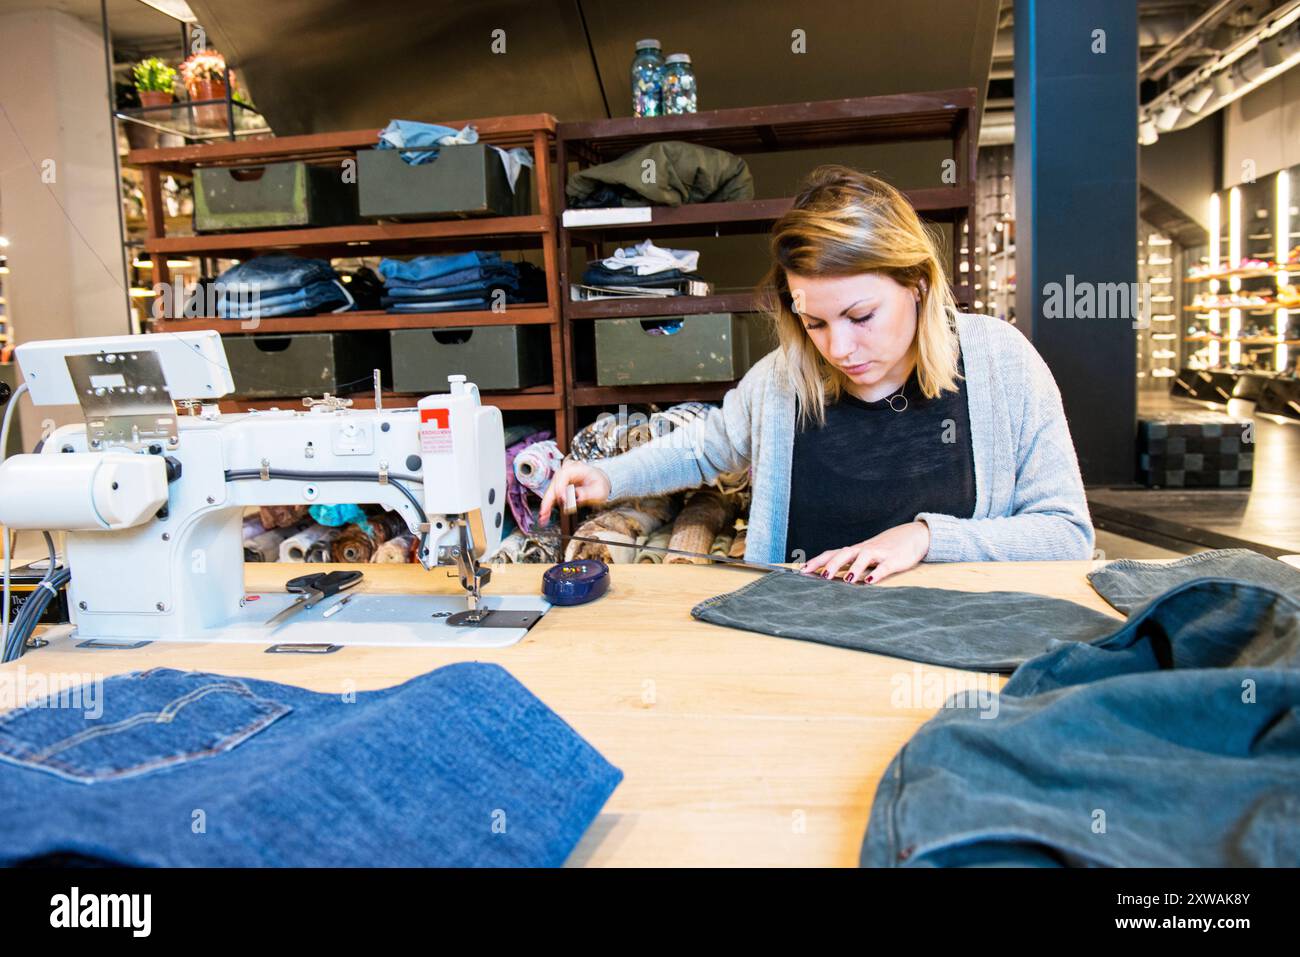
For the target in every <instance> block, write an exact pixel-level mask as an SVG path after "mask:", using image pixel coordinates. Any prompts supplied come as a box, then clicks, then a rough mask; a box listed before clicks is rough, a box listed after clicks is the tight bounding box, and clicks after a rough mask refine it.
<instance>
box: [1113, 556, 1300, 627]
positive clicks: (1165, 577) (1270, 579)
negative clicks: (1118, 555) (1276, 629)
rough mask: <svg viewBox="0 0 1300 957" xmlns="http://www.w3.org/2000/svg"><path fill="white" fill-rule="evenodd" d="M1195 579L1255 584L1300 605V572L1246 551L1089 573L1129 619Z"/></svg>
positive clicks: (1131, 562) (1127, 562) (1130, 563)
mask: <svg viewBox="0 0 1300 957" xmlns="http://www.w3.org/2000/svg"><path fill="white" fill-rule="evenodd" d="M1195 578H1232V579H1234V580H1237V581H1248V582H1253V583H1254V584H1256V585H1263V586H1265V587H1267V588H1274V589H1276V590H1278V591H1280V592H1283V593H1284V594H1287V595H1290V596H1291V597H1292V598H1294V599H1296V600H1297V601H1300V570H1297V569H1295V568H1292V567H1291V566H1290V565H1288V564H1286V563H1285V562H1279V561H1277V560H1276V559H1273V558H1266V557H1265V556H1263V555H1260V554H1258V553H1257V552H1252V551H1248V550H1247V549H1244V548H1229V549H1219V550H1215V551H1208V552H1198V553H1197V554H1195V555H1189V556H1188V557H1187V558H1182V559H1179V560H1178V561H1175V562H1145V561H1137V560H1135V559H1131V558H1124V559H1120V560H1118V561H1113V562H1110V563H1109V564H1107V565H1106V566H1105V567H1103V568H1099V569H1098V570H1097V571H1095V572H1089V573H1088V581H1089V583H1091V585H1092V587H1093V588H1094V589H1096V591H1097V594H1099V595H1101V597H1102V598H1104V599H1106V601H1108V602H1110V604H1111V605H1113V606H1114V607H1115V608H1116V609H1117V610H1119V611H1122V612H1123V613H1124V614H1126V615H1128V614H1131V613H1132V612H1133V611H1134V610H1135V609H1137V608H1140V607H1141V606H1142V605H1145V604H1146V603H1147V602H1149V601H1151V600H1152V599H1153V598H1155V597H1156V596H1157V595H1161V594H1164V593H1165V592H1166V591H1168V590H1169V589H1170V588H1173V587H1174V586H1175V585H1179V584H1181V583H1183V582H1186V581H1191V580H1193V579H1195Z"/></svg>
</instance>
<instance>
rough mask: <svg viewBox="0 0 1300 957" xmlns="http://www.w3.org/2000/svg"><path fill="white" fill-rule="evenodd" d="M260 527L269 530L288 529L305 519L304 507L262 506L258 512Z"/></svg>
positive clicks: (305, 510) (305, 511)
mask: <svg viewBox="0 0 1300 957" xmlns="http://www.w3.org/2000/svg"><path fill="white" fill-rule="evenodd" d="M258 511H259V517H260V518H261V520H262V525H263V526H265V527H266V528H268V529H271V528H289V527H291V526H294V525H297V524H298V523H299V522H301V521H302V520H303V519H304V518H306V517H307V506H306V505H263V506H262V507H261V508H260V509H259V510H258Z"/></svg>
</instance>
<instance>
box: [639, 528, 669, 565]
mask: <svg viewBox="0 0 1300 957" xmlns="http://www.w3.org/2000/svg"><path fill="white" fill-rule="evenodd" d="M672 537H673V527H672V526H671V525H665V526H664V527H663V528H660V529H658V530H657V531H656V532H655V533H654V534H653V535H651V536H650V538H649V539H648V540H647V541H646V544H647V545H649V546H650V547H651V548H667V547H668V542H669V541H670V540H671V539H672ZM636 560H637V562H638V563H641V564H646V565H661V564H663V560H664V553H663V552H651V551H643V552H641V553H640V554H638V555H637V559H636Z"/></svg>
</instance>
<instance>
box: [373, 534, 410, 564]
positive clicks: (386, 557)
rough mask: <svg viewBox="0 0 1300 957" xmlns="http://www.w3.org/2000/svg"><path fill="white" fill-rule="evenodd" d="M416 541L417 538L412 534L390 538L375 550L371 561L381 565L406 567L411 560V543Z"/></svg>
mask: <svg viewBox="0 0 1300 957" xmlns="http://www.w3.org/2000/svg"><path fill="white" fill-rule="evenodd" d="M414 540H415V536H414V535H412V534H411V533H410V532H407V533H406V534H404V535H398V536H397V537H396V538H390V539H389V540H388V541H386V542H384V543H383V544H382V545H380V546H379V547H378V548H376V549H375V554H374V555H373V556H371V558H370V561H371V562H373V563H375V564H379V565H405V564H407V563H408V562H410V560H411V558H410V555H411V543H412V542H413V541H414Z"/></svg>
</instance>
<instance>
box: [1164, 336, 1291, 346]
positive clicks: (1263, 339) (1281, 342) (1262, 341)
mask: <svg viewBox="0 0 1300 957" xmlns="http://www.w3.org/2000/svg"><path fill="white" fill-rule="evenodd" d="M1183 341H1184V342H1241V343H1248V344H1250V345H1270V346H1300V339H1275V338H1273V337H1272V336H1214V335H1206V336H1183Z"/></svg>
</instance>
